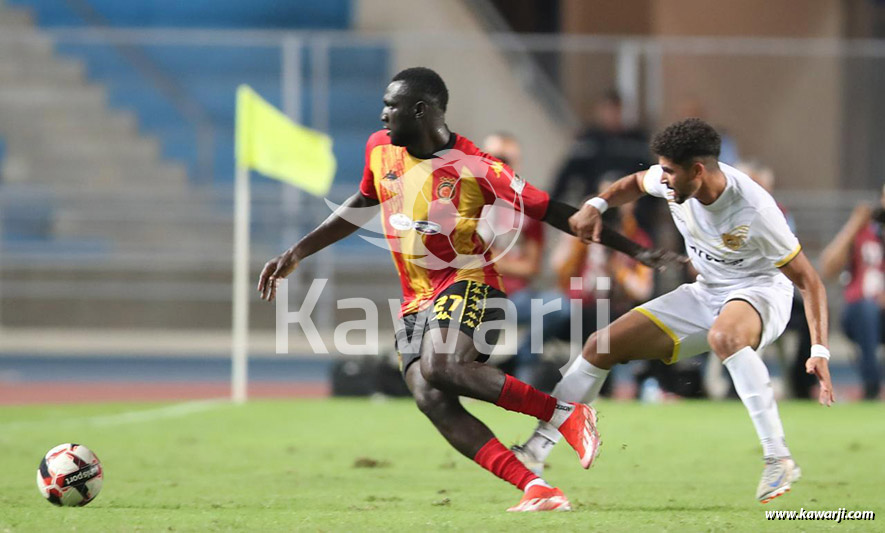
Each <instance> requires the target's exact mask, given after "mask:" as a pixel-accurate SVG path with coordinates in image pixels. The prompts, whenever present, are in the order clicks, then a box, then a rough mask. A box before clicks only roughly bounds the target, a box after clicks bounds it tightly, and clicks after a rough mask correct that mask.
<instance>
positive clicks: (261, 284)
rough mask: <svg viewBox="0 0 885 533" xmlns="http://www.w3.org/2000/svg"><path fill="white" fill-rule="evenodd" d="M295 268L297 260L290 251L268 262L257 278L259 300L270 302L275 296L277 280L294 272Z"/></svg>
mask: <svg viewBox="0 0 885 533" xmlns="http://www.w3.org/2000/svg"><path fill="white" fill-rule="evenodd" d="M297 266H298V258H297V257H295V253H294V252H293V251H292V250H286V251H285V252H283V253H281V254H280V255H278V256H277V257H274V258H273V259H271V260H270V261H268V262H267V264H265V265H264V268H262V269H261V275H260V276H258V292H259V293H261V299H262V300H267V301H268V302H272V301H273V299H274V297H275V296H276V294H277V283H278V282H279V280H281V279H283V278H285V277H286V276H288V275H289V274H291V273H292V272H294V271H295V267H297Z"/></svg>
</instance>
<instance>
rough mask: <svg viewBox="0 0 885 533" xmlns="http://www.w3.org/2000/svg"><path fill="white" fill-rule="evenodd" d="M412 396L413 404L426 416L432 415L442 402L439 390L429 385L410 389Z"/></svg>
mask: <svg viewBox="0 0 885 533" xmlns="http://www.w3.org/2000/svg"><path fill="white" fill-rule="evenodd" d="M412 397H413V398H415V405H417V406H418V409H419V410H420V411H421V412H422V413H424V414H425V415H426V416H428V417H432V415H433V414H434V412H435V411H436V410H437V409H439V407H440V405H441V403H442V402H441V400H442V395H441V394H440V392H439V391H438V390H436V389H432V388H430V387H425V388H421V389H416V390H414V391H412Z"/></svg>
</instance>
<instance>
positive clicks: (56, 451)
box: [37, 444, 104, 507]
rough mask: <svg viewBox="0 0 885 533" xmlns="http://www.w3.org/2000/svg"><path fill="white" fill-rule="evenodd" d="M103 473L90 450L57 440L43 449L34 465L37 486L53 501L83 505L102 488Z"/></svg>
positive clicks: (53, 502)
mask: <svg viewBox="0 0 885 533" xmlns="http://www.w3.org/2000/svg"><path fill="white" fill-rule="evenodd" d="M103 477H104V473H103V472H102V469H101V461H99V460H98V457H96V456H95V454H94V453H92V450H90V449H89V448H87V447H86V446H82V445H80V444H59V445H58V446H56V447H55V448H53V449H51V450H49V451H48V452H46V456H44V457H43V460H42V461H40V468H38V469H37V488H38V489H40V494H42V495H43V497H44V498H46V499H47V500H48V501H49V503H51V504H53V505H60V506H65V507H74V506H82V505H86V504H87V503H89V502H91V501H92V500H94V499H95V497H96V496H98V493H99V492H101V484H102V478H103Z"/></svg>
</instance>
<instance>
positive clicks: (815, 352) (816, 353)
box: [811, 344, 830, 361]
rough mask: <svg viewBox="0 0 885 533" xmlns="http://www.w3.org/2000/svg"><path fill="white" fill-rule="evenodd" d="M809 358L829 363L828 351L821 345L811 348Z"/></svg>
mask: <svg viewBox="0 0 885 533" xmlns="http://www.w3.org/2000/svg"><path fill="white" fill-rule="evenodd" d="M811 357H822V358H824V359H826V360H827V361H829V360H830V350H828V349H827V347H826V346H824V345H823V344H815V345H813V346H812V347H811Z"/></svg>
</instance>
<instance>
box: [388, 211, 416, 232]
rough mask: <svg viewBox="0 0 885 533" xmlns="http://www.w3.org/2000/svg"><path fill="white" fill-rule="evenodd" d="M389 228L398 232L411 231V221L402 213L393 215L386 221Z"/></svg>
mask: <svg viewBox="0 0 885 533" xmlns="http://www.w3.org/2000/svg"><path fill="white" fill-rule="evenodd" d="M387 221H388V222H389V223H390V225H391V227H393V228H394V229H398V230H400V231H406V230H410V229H412V219H411V218H409V215H406V214H404V213H394V214H392V215H390V218H388V219H387Z"/></svg>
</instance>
